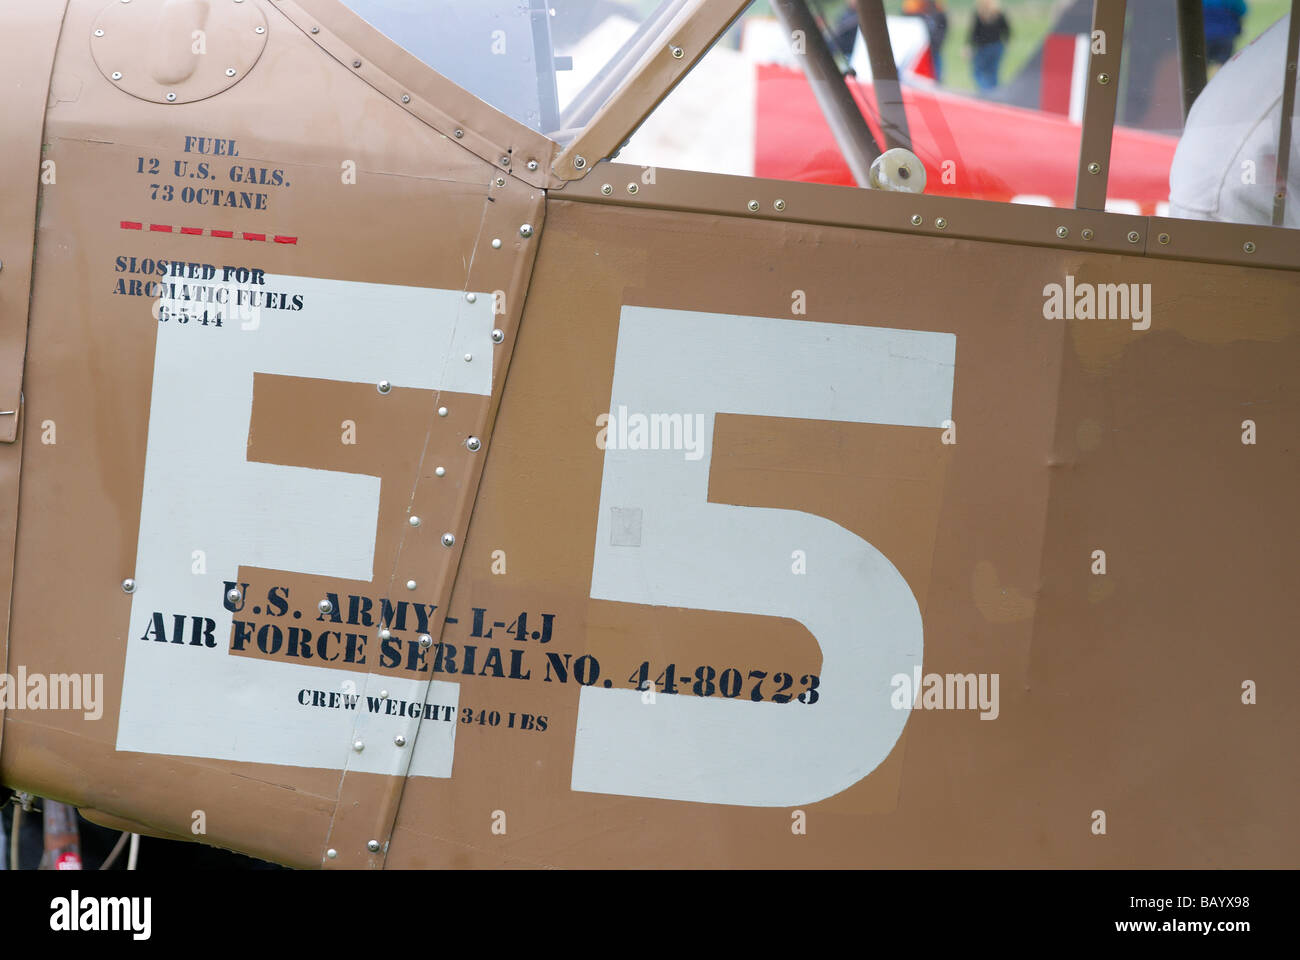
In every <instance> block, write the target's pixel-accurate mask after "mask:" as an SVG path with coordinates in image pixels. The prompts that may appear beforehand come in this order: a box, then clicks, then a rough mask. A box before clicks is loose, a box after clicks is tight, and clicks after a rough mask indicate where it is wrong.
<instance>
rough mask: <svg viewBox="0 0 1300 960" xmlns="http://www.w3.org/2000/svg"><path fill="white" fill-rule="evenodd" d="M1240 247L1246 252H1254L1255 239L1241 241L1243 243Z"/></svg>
mask: <svg viewBox="0 0 1300 960" xmlns="http://www.w3.org/2000/svg"><path fill="white" fill-rule="evenodd" d="M1241 249H1242V250H1244V251H1245V252H1246V253H1254V252H1255V241H1253V240H1247V241H1246V242H1245V243H1243V244H1242V245H1241Z"/></svg>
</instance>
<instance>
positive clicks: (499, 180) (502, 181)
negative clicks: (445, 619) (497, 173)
mask: <svg viewBox="0 0 1300 960" xmlns="http://www.w3.org/2000/svg"><path fill="white" fill-rule="evenodd" d="M492 182H493V183H495V184H496V185H497V186H498V187H504V186H505V185H506V178H505V177H497V178H496V179H495V180H493V181H492Z"/></svg>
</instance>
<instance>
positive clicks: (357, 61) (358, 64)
mask: <svg viewBox="0 0 1300 960" xmlns="http://www.w3.org/2000/svg"><path fill="white" fill-rule="evenodd" d="M352 66H354V67H356V68H357V69H358V70H360V69H361V61H360V60H353V61H352Z"/></svg>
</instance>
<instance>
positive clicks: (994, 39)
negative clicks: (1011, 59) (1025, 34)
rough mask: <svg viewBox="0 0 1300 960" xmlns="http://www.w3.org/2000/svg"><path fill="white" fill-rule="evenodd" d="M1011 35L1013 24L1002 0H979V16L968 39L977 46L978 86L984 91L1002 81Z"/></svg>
mask: <svg viewBox="0 0 1300 960" xmlns="http://www.w3.org/2000/svg"><path fill="white" fill-rule="evenodd" d="M1010 36H1011V25H1010V24H1009V23H1007V18H1006V15H1005V14H1004V13H1003V12H1002V6H1001V4H999V3H998V0H975V16H974V17H973V18H972V20H971V26H970V37H969V38H967V41H966V42H967V43H969V44H970V45H971V46H972V47H974V48H975V63H974V65H973V66H974V72H975V86H976V87H977V88H978V89H979V92H980V93H988V92H989V91H990V90H992V89H993V88H994V87H996V86H997V85H998V67H1000V66H1001V64H1002V54H1003V52H1004V51H1005V50H1006V42H1007V40H1008V39H1009V38H1010Z"/></svg>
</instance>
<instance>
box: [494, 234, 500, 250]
mask: <svg viewBox="0 0 1300 960" xmlns="http://www.w3.org/2000/svg"><path fill="white" fill-rule="evenodd" d="M492 249H493V250H500V249H501V238H500V237H493V238H492Z"/></svg>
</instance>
